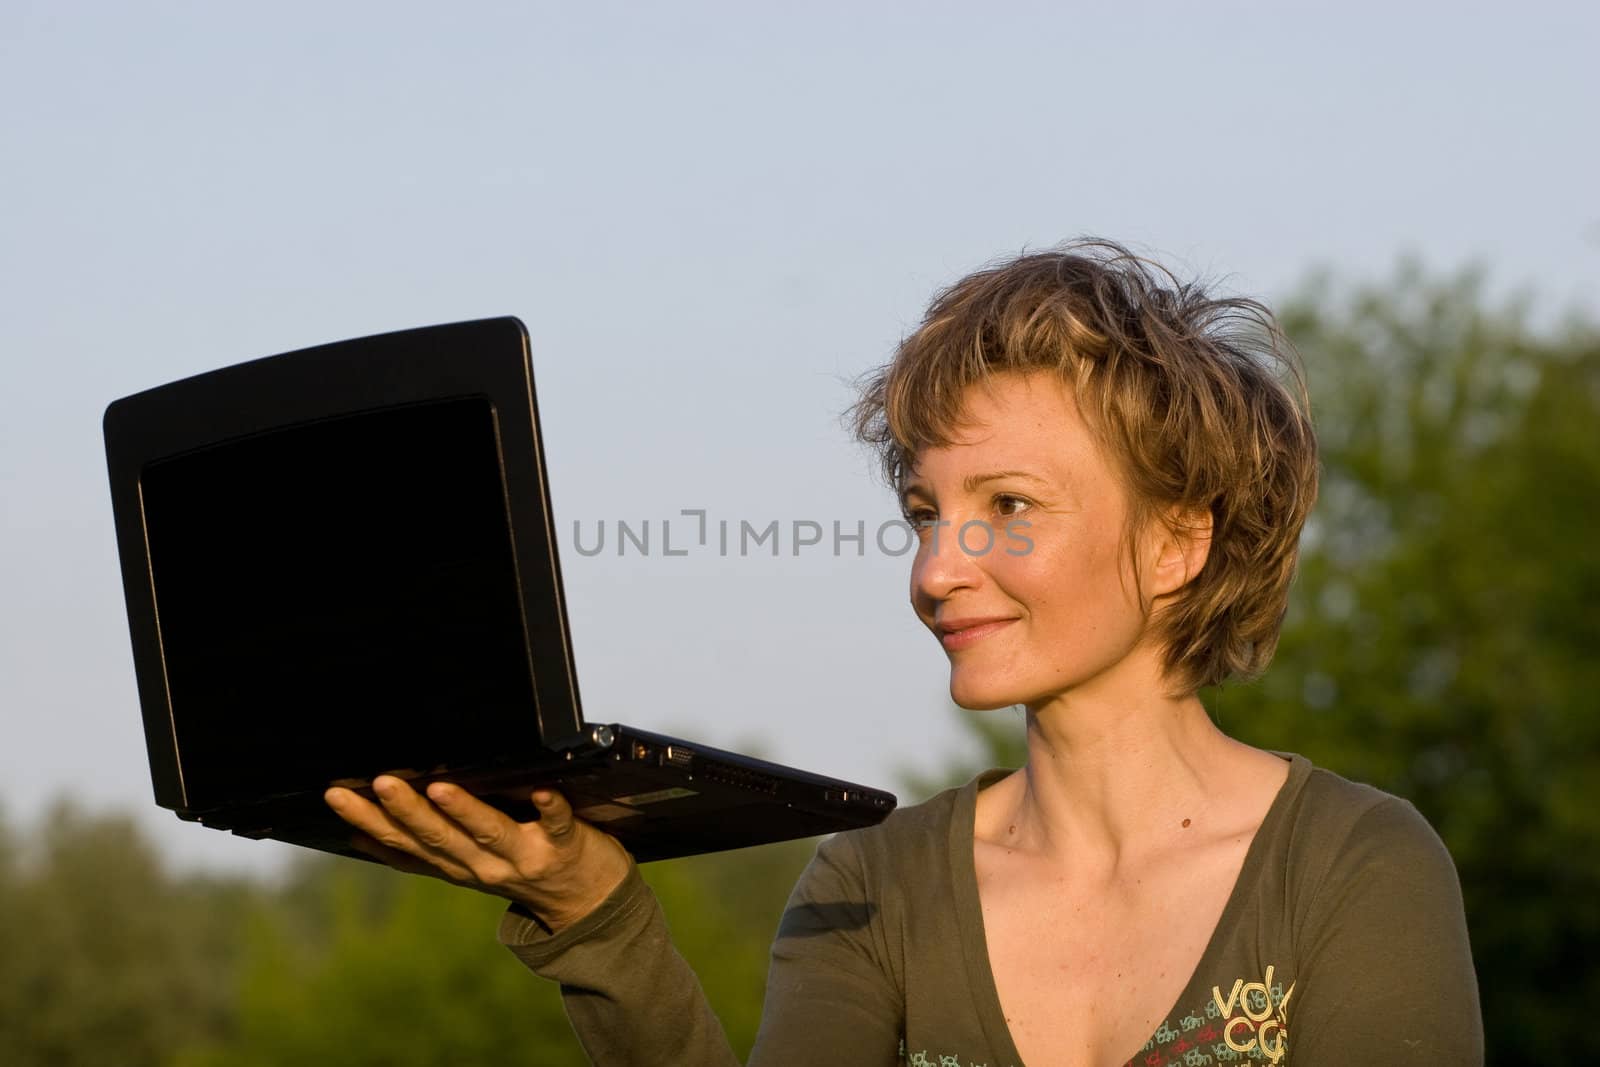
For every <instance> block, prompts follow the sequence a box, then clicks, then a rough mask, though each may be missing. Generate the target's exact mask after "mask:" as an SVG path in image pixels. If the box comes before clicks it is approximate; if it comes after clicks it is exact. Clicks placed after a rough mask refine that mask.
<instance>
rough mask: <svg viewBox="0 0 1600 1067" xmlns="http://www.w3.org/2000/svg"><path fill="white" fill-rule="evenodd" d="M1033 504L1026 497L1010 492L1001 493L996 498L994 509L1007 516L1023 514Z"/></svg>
mask: <svg viewBox="0 0 1600 1067" xmlns="http://www.w3.org/2000/svg"><path fill="white" fill-rule="evenodd" d="M1032 504H1033V502H1032V501H1030V500H1028V499H1027V498H1026V497H1020V496H1012V495H1011V494H1010V493H1001V494H1000V495H999V496H997V497H995V498H994V509H995V510H996V511H998V512H999V513H1000V514H1001V515H1003V516H1005V517H1006V518H1010V517H1011V516H1013V515H1020V514H1022V513H1023V512H1024V511H1027V510H1028V508H1029V507H1031V506H1032Z"/></svg>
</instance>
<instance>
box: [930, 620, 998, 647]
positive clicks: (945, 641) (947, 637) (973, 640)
mask: <svg viewBox="0 0 1600 1067" xmlns="http://www.w3.org/2000/svg"><path fill="white" fill-rule="evenodd" d="M1016 621H1017V620H1016V619H991V620H990V621H988V622H980V623H977V624H975V625H973V626H963V627H961V628H959V629H954V630H945V631H943V632H941V633H940V634H939V643H940V644H941V645H943V646H944V648H945V651H946V652H955V651H957V650H958V649H963V648H967V647H969V646H971V645H975V644H977V643H978V642H979V641H982V640H983V639H984V638H986V637H988V636H990V635H991V634H995V633H998V632H999V631H1001V630H1004V629H1005V628H1006V627H1007V626H1010V625H1011V624H1012V623H1014V622H1016Z"/></svg>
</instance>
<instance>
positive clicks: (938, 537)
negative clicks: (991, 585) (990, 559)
mask: <svg viewBox="0 0 1600 1067" xmlns="http://www.w3.org/2000/svg"><path fill="white" fill-rule="evenodd" d="M985 544H986V540H985V537H984V532H983V531H981V530H977V531H975V530H974V528H973V524H971V523H968V524H965V525H963V526H955V525H953V524H951V523H949V522H939V523H930V524H929V526H928V528H927V529H925V530H923V531H922V543H921V544H920V545H919V546H918V547H917V556H916V560H915V562H914V563H913V564H912V565H911V592H912V596H913V597H914V598H917V599H919V600H924V599H925V600H929V601H940V600H945V599H948V598H949V596H950V594H952V593H954V592H955V591H956V590H958V589H962V588H968V587H974V586H977V585H981V584H982V582H983V567H982V566H981V565H980V558H981V557H980V555H979V554H978V552H977V551H969V549H968V545H971V546H972V548H973V549H976V550H982V549H983V548H984V546H985Z"/></svg>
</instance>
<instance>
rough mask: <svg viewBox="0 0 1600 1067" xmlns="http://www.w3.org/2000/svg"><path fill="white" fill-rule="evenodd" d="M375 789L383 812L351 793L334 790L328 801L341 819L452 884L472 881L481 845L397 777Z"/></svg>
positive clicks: (382, 779)
mask: <svg viewBox="0 0 1600 1067" xmlns="http://www.w3.org/2000/svg"><path fill="white" fill-rule="evenodd" d="M372 784H373V791H374V792H375V793H377V794H378V799H379V801H380V802H381V804H382V807H380V806H378V805H377V804H373V803H372V802H371V801H368V800H366V799H364V798H363V797H361V796H359V795H357V794H356V793H353V792H351V791H350V790H348V789H338V788H334V789H329V790H328V791H327V792H326V793H324V794H323V797H324V799H325V800H326V801H327V803H328V806H329V807H331V808H333V810H334V812H335V813H337V814H338V816H339V817H340V818H342V819H344V821H345V822H347V823H349V824H350V825H352V826H354V827H355V828H356V829H358V830H360V831H362V832H363V833H365V834H366V835H368V837H370V838H371V839H373V840H374V841H375V842H376V843H378V844H380V845H382V846H384V847H385V848H388V849H391V850H393V851H396V852H400V853H403V854H407V855H410V856H413V857H415V858H416V859H419V860H422V861H424V862H426V863H429V864H432V865H433V866H434V867H436V868H438V869H439V870H440V871H443V872H444V874H445V875H446V876H447V877H449V878H452V879H464V878H468V877H470V876H471V869H470V866H469V864H468V860H469V857H470V855H471V852H472V851H473V850H474V849H475V847H476V846H475V845H474V844H473V843H472V842H471V841H469V840H468V839H467V838H466V836H465V835H464V834H463V833H462V831H461V830H460V829H459V828H457V827H455V826H454V825H453V824H452V823H451V822H450V820H449V819H447V818H445V817H444V816H443V815H442V814H440V813H439V812H438V811H437V810H435V809H434V808H433V805H431V804H429V803H428V801H427V800H426V799H424V798H423V797H421V796H418V795H417V792H416V791H415V790H414V789H412V788H411V787H410V786H409V785H407V784H406V783H405V782H403V781H401V780H400V779H398V778H396V777H394V776H393V775H380V776H378V777H377V778H375V779H374V780H373V783H372ZM384 862H386V863H387V862H389V861H388V858H387V857H385V858H384Z"/></svg>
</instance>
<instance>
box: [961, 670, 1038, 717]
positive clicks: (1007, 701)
mask: <svg viewBox="0 0 1600 1067" xmlns="http://www.w3.org/2000/svg"><path fill="white" fill-rule="evenodd" d="M950 699H951V700H952V701H954V702H955V704H956V706H957V707H961V708H965V709H966V710H968V711H994V710H996V709H997V708H1009V707H1013V706H1015V705H1017V704H1025V703H1027V696H1026V694H1024V693H1022V692H1020V691H1019V690H1017V689H1016V687H1014V686H1005V685H1001V684H998V683H997V682H995V681H994V680H989V681H979V680H976V679H963V678H961V677H960V676H959V675H954V676H952V677H951V679H950Z"/></svg>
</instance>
